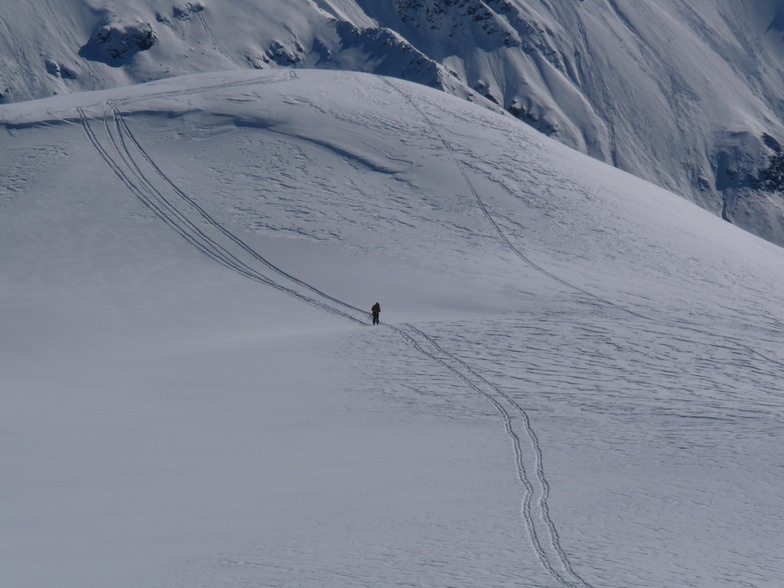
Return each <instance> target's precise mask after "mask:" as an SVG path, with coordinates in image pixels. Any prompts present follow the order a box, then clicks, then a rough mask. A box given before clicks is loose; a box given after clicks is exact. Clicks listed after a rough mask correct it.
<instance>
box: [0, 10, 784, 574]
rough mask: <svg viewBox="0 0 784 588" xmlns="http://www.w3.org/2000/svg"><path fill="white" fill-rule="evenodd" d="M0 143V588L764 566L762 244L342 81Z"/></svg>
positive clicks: (492, 130) (301, 83)
mask: <svg viewBox="0 0 784 588" xmlns="http://www.w3.org/2000/svg"><path fill="white" fill-rule="evenodd" d="M207 9H209V6H208V7H207V8H205V11H206V10H207ZM195 18H198V17H195ZM156 22H157V21H156ZM154 26H155V27H156V28H155V30H156V31H158V30H159V29H158V28H157V27H158V26H159V25H157V24H156V25H154ZM177 26H180V25H177ZM183 26H184V25H183ZM127 30H130V29H126V31H127ZM134 30H136V31H137V32H139V31H141V36H140V37H139V38H140V39H142V40H144V39H147V38H148V37H146V36H145V34H144V32H143V31H144V30H146V29H145V28H144V27H141V26H140V27H137V28H136V29H134ZM214 30H215V29H214ZM205 34H206V33H205ZM215 34H216V35H217V34H218V33H217V32H215ZM156 36H158V38H159V39H160V37H162V36H163V35H162V34H161V33H159V32H156ZM106 38H107V39H110V38H112V34H108V35H107V36H106ZM157 43H158V42H156V44H155V45H153V47H155V46H156V45H157ZM153 50H154V49H153V48H150V49H148V50H145V51H142V50H141V49H140V51H139V52H138V53H137V54H136V56H135V57H134V58H133V60H134V61H135V60H141V59H146V57H144V56H145V55H148V56H149V55H152V53H151V52H152V51H153ZM205 59H206V57H205ZM62 65H66V66H67V67H69V68H72V69H74V71H76V64H61V66H62ZM91 67H92V66H91ZM107 67H111V66H109V65H107ZM96 71H98V68H97V67H96ZM112 71H114V70H112ZM117 71H119V70H117ZM77 73H78V72H77ZM78 75H81V74H80V73H78ZM118 75H120V74H118ZM62 83H63V84H68V83H70V82H69V81H68V80H63V81H62ZM0 124H2V125H3V132H2V133H0V247H2V250H3V251H4V252H5V254H4V255H3V256H0V373H2V384H1V385H0V395H1V398H2V406H3V410H2V411H0V443H2V446H3V451H2V452H0V468H1V469H2V471H3V473H4V475H3V483H2V484H0V521H2V529H3V547H2V549H0V569H2V578H3V584H4V585H8V586H14V587H17V588H33V587H35V588H38V587H41V586H58V587H61V588H71V587H74V588H76V587H78V588H91V587H96V588H97V587H101V588H103V587H105V586H115V587H118V588H124V587H138V586H145V587H147V588H156V587H161V588H162V587H170V586H188V587H189V588H199V587H205V588H206V587H209V588H216V587H222V586H225V587H229V586H231V587H237V586H335V587H346V586H401V585H410V586H465V587H468V586H472V587H473V586H485V587H500V586H528V587H554V588H566V587H575V586H582V587H586V586H591V587H596V588H598V587H618V588H620V587H629V586H635V587H651V588H653V587H656V588H660V587H661V586H704V587H716V586H777V585H781V583H782V581H784V565H783V564H782V562H781V557H780V555H781V554H780V546H781V544H782V538H783V537H784V518H782V511H781V508H780V505H781V502H782V498H783V497H782V488H784V469H782V467H781V466H782V464H781V443H782V428H781V422H782V418H784V394H782V391H781V381H782V377H784V357H782V352H781V344H780V341H781V332H782V328H783V327H784V324H783V319H784V316H782V309H784V277H783V276H784V251H782V249H781V248H779V247H776V246H774V245H772V244H771V243H769V242H767V241H764V240H762V239H759V238H757V237H755V236H753V235H751V234H749V233H747V232H745V231H742V230H740V229H738V228H737V227H734V226H732V225H730V224H728V223H726V222H723V221H722V220H720V219H719V218H718V217H716V216H715V215H712V214H710V213H708V212H706V211H705V210H703V209H701V208H699V207H697V206H695V205H694V204H692V203H689V202H687V201H686V200H684V199H682V198H680V197H678V196H676V195H674V194H672V193H670V192H667V191H665V190H663V189H661V188H659V187H656V186H654V185H652V184H649V183H647V182H645V181H643V180H641V179H639V178H636V177H634V176H631V175H629V174H626V173H624V172H622V171H619V170H617V169H615V168H612V167H610V166H608V165H606V164H604V163H601V162H599V161H597V160H596V159H592V158H589V157H586V156H584V155H581V154H579V153H577V152H576V151H574V150H571V149H569V148H567V147H565V146H563V145H561V144H559V143H557V142H555V141H553V140H551V139H549V138H547V137H545V136H544V135H542V134H540V133H538V132H536V131H534V130H532V129H531V128H530V127H529V126H527V125H525V124H523V123H521V122H519V121H516V120H514V119H513V118H512V117H510V116H508V115H500V114H498V113H494V112H491V111H490V110H488V109H486V108H481V107H479V106H477V105H474V104H470V103H469V102H467V101H465V100H461V99H458V98H455V97H453V96H450V95H448V94H446V93H443V92H438V91H436V90H433V89H428V88H426V87H424V86H422V85H417V84H412V83H407V82H403V81H399V80H394V79H390V78H383V77H379V76H373V75H368V74H356V73H344V72H338V71H329V72H325V71H311V70H293V69H290V68H284V69H276V70H274V71H263V72H248V71H236V72H229V73H219V74H203V75H197V76H189V77H182V78H172V79H168V80H162V81H157V82H152V83H149V84H143V85H135V86H130V87H127V88H120V89H112V90H104V91H99V92H86V93H74V94H70V95H68V96H56V97H53V98H49V99H45V100H39V101H31V102H20V103H16V104H7V105H4V106H0ZM376 301H379V302H380V304H381V307H382V312H381V325H380V326H378V327H372V326H370V324H369V322H370V321H369V317H368V314H367V313H368V311H369V309H370V306H371V305H372V304H373V303H374V302H376Z"/></svg>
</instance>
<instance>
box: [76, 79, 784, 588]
mask: <svg viewBox="0 0 784 588" xmlns="http://www.w3.org/2000/svg"><path fill="white" fill-rule="evenodd" d="M291 78H296V73H295V72H293V71H291V70H288V71H287V72H286V73H285V74H283V73H282V74H281V75H279V76H275V77H274V78H273V79H271V80H269V81H265V82H259V81H255V80H254V81H247V80H244V81H238V82H224V83H218V84H213V85H211V86H205V87H202V88H199V89H198V90H197V91H199V92H202V91H211V90H220V89H224V88H234V87H242V86H248V85H254V84H258V83H275V82H277V81H285V80H287V79H291ZM380 79H381V80H383V82H384V83H385V84H387V85H388V86H389V87H390V88H392V89H393V90H394V91H395V92H396V93H399V94H401V95H402V96H403V98H404V99H405V100H406V102H407V103H409V104H410V105H411V106H412V107H413V108H414V109H415V110H416V111H417V112H419V113H420V115H421V116H422V119H423V120H424V121H426V123H427V125H428V127H429V128H430V129H431V130H432V132H433V134H434V136H435V137H436V138H437V140H438V141H439V142H440V143H441V145H443V147H444V149H445V150H446V153H447V154H448V155H449V157H450V158H451V159H452V161H453V162H454V165H455V167H456V168H457V169H458V170H459V171H460V174H461V177H462V178H463V180H464V182H465V184H466V186H467V187H468V189H469V190H470V192H471V193H472V195H473V197H474V199H475V200H476V203H477V205H478V207H479V209H480V210H481V213H482V214H483V216H484V217H485V218H486V219H487V221H488V222H489V223H490V224H491V226H492V227H493V229H494V231H495V232H496V234H497V235H498V237H499V238H500V239H501V241H502V242H503V243H504V244H505V246H507V247H508V248H509V249H510V251H512V252H513V253H514V254H515V255H516V256H517V257H518V258H520V259H521V260H522V261H523V262H525V263H526V264H527V265H528V266H530V267H531V268H533V269H534V270H536V271H537V272H540V273H541V274H543V275H545V276H547V277H548V278H550V279H553V280H554V281H556V282H558V283H560V284H562V285H564V286H567V287H568V288H570V289H572V290H573V291H576V292H579V293H581V294H584V295H587V296H589V297H590V298H591V299H593V300H595V301H597V302H600V303H602V304H604V305H607V306H609V307H612V308H615V309H618V310H621V311H623V312H624V313H628V314H631V315H633V316H635V317H637V318H640V319H643V320H644V321H645V322H648V323H649V324H651V323H653V324H657V325H659V326H661V325H660V324H659V323H660V321H657V320H655V319H652V318H650V317H647V316H645V315H642V314H640V313H637V312H635V311H634V310H631V309H627V308H624V307H623V306H620V305H618V304H616V303H613V302H611V301H609V300H607V299H605V298H602V297H600V296H597V295H596V294H593V293H591V292H588V291H586V290H583V289H582V288H580V287H578V286H576V285H574V284H571V283H570V282H568V281H566V280H563V279H561V278H559V277H558V276H556V275H554V274H552V273H551V272H549V271H547V270H546V269H545V268H543V267H541V266H539V265H537V264H536V263H534V262H533V261H532V260H530V259H529V258H528V257H527V256H526V255H525V254H524V253H523V252H522V251H521V250H520V249H518V248H517V247H516V246H515V245H514V244H513V243H512V242H511V241H510V240H509V238H508V237H507V236H506V235H505V233H504V232H503V230H502V229H501V227H500V226H499V225H498V223H497V222H496V221H495V219H494V218H493V217H492V215H491V214H490V211H489V209H488V208H487V206H486V204H485V203H484V202H483V201H482V199H481V197H480V196H479V194H478V193H477V191H476V189H475V187H474V186H473V184H472V182H471V181H470V178H469V177H468V175H467V173H466V171H465V169H464V168H463V165H462V164H461V162H460V161H459V159H458V158H457V156H456V155H455V153H454V150H453V149H452V148H451V146H450V144H449V143H448V142H447V140H446V139H445V138H444V137H443V135H442V134H441V133H440V132H439V131H438V129H437V127H436V125H435V123H434V122H433V121H432V120H431V119H430V118H429V117H428V116H427V114H426V113H425V112H424V111H423V110H422V109H421V108H420V107H419V106H418V105H416V103H415V102H414V101H413V99H412V98H411V97H410V96H408V95H406V94H405V92H404V91H403V90H402V89H400V88H398V87H397V86H395V85H394V84H393V83H392V82H391V81H389V80H386V79H384V78H380ZM192 93H193V91H191V90H175V91H165V92H159V93H157V94H152V95H150V96H149V97H154V98H157V97H174V96H178V95H184V94H192ZM145 98H148V97H145ZM137 100H139V98H127V99H124V100H117V101H115V102H113V103H103V104H104V106H105V111H104V115H103V132H102V136H100V137H99V134H98V133H96V131H95V129H94V128H93V125H92V124H91V119H90V118H89V117H88V115H87V114H86V113H85V112H84V110H83V108H81V107H80V108H78V109H77V110H78V113H79V117H80V121H81V125H82V128H83V130H84V133H85V135H86V137H87V138H88V140H89V141H90V143H91V144H92V145H93V147H94V148H95V149H96V151H98V153H99V154H100V156H101V157H102V159H103V160H104V161H105V162H106V163H107V165H108V166H109V167H110V168H111V169H112V171H113V172H114V174H115V175H116V176H117V177H118V178H119V179H120V181H121V182H122V183H123V184H124V185H125V186H126V187H127V188H128V189H129V190H130V191H131V193H133V194H134V195H135V196H136V197H137V199H139V201H140V202H141V203H142V204H143V205H144V206H145V207H146V208H148V209H149V210H151V211H152V212H153V213H154V214H155V215H156V216H157V217H158V218H160V220H161V221H163V222H164V223H165V224H166V225H167V226H169V227H170V228H171V229H173V230H174V231H175V232H177V233H178V234H179V235H180V236H181V237H183V238H184V239H185V240H186V241H187V242H188V243H190V244H191V245H192V246H194V247H195V248H197V249H198V250H199V251H201V252H202V253H204V254H205V255H207V256H208V257H210V258H211V259H213V260H214V261H216V262H217V263H220V264H222V265H224V266H225V267H227V268H228V269H231V270H233V271H235V272H237V273H239V274H241V275H243V276H245V277H247V278H249V279H252V280H254V281H256V282H258V283H261V284H264V285H266V286H270V287H273V288H276V289H277V290H279V291H281V292H282V293H284V294H286V295H289V296H292V297H294V298H296V299H298V300H300V301H302V302H304V303H307V304H310V305H311V306H314V307H315V308H318V309H319V310H322V311H325V312H329V313H331V314H334V315H337V316H339V317H341V318H344V319H347V320H350V321H352V322H354V323H358V324H363V325H364V324H368V314H367V312H365V311H364V310H362V309H360V308H357V307H355V306H353V305H351V304H349V303H347V302H344V301H342V300H340V299H337V298H335V297H332V296H330V295H328V294H326V293H325V292H323V291H321V290H319V289H318V288H316V287H314V286H312V285H311V284H308V283H307V282H304V281H302V280H299V279H298V278H296V277H294V276H293V275H291V274H289V273H287V272H285V271H284V270H283V269H282V268H280V267H278V266H276V265H274V264H273V263H271V262H270V261H269V260H267V259H266V258H264V257H263V256H262V255H260V254H259V253H258V252H257V251H255V250H254V249H253V248H252V247H251V246H249V245H248V244H247V243H245V242H244V241H242V240H241V239H240V238H239V237H238V236H237V235H236V234H234V233H232V232H231V231H229V230H228V229H227V228H226V227H224V226H223V225H221V224H220V223H218V222H217V221H216V220H215V219H214V218H213V217H212V216H211V215H209V214H208V213H207V212H206V211H205V210H204V209H203V208H202V207H201V206H199V205H198V203H197V202H196V201H195V200H194V199H193V198H191V197H190V196H189V195H188V194H187V193H185V192H184V191H183V190H182V189H181V188H179V187H178V186H177V185H176V184H175V183H174V182H173V181H172V180H171V179H170V178H169V177H168V176H167V175H166V174H165V172H164V171H163V170H162V169H161V168H160V167H159V166H158V165H157V164H156V163H155V161H154V160H153V158H152V157H151V156H150V155H149V154H148V152H147V151H146V150H145V149H144V148H143V146H142V145H141V144H140V142H139V141H138V140H137V139H136V137H135V136H134V134H133V132H132V131H131V129H130V128H129V127H128V125H127V123H126V121H125V119H124V117H123V115H122V113H121V112H120V110H119V108H118V105H120V104H128V103H131V102H134V101H137ZM382 327H383V328H387V329H390V330H392V331H393V332H395V333H396V334H397V335H398V336H400V337H401V338H402V339H403V340H404V341H405V342H406V343H407V345H408V346H409V347H411V348H412V349H414V350H415V351H416V352H417V353H419V354H421V355H423V356H424V357H426V358H428V359H430V360H431V361H433V362H435V363H438V364H439V365H441V366H442V367H444V368H446V369H447V370H448V371H449V372H450V373H452V374H453V375H454V376H455V377H457V378H458V379H460V380H461V381H462V382H463V383H464V384H465V385H466V386H468V387H469V388H470V389H472V390H473V391H475V392H476V393H478V394H479V395H481V396H482V397H484V398H485V399H486V400H487V401H488V402H490V403H491V404H492V405H493V407H494V408H495V410H496V411H497V412H498V413H499V415H500V416H501V419H502V420H503V423H504V429H505V431H506V434H507V435H508V436H509V438H510V439H511V441H512V445H513V448H514V454H515V466H516V475H517V477H518V479H519V481H520V483H521V484H522V486H523V489H524V497H523V500H522V504H521V507H520V515H521V517H522V519H523V522H524V525H525V528H526V533H527V536H528V539H529V541H530V543H531V545H532V547H533V549H534V552H535V553H536V556H537V558H538V560H539V561H540V564H541V565H542V567H543V568H544V569H545V571H546V572H547V573H548V574H549V575H550V576H551V577H552V578H553V579H554V580H555V581H556V582H557V583H558V584H559V585H560V586H564V587H571V588H578V587H584V588H590V586H591V585H590V584H589V583H588V582H586V581H585V580H584V579H583V578H581V577H580V576H579V575H578V574H577V573H576V572H575V570H574V568H573V567H572V565H571V563H570V561H569V557H568V556H567V554H566V552H565V550H564V549H563V547H562V545H561V538H560V535H559V532H558V529H557V527H556V525H555V523H554V522H553V520H552V518H551V516H550V510H549V506H548V498H549V493H550V486H549V483H548V481H547V478H546V476H545V471H544V465H543V455H542V448H541V444H540V442H539V439H538V437H537V435H536V433H535V431H534V429H533V427H532V425H531V420H530V417H529V415H528V413H527V412H526V410H524V409H523V408H522V406H521V405H520V404H519V403H518V402H517V401H515V400H514V399H513V398H512V397H511V396H510V395H509V394H507V393H505V392H503V391H502V390H501V388H499V387H498V386H495V385H493V384H492V383H490V382H489V381H488V380H487V379H486V378H485V377H483V376H482V375H481V374H480V373H479V372H477V371H476V370H475V369H474V368H472V367H470V366H469V365H468V364H467V363H466V362H465V361H463V360H462V359H460V358H459V357H458V356H456V355H454V354H453V353H450V352H448V351H446V350H445V349H443V348H442V347H441V346H440V345H439V344H438V343H437V342H436V340H435V339H434V338H433V337H432V336H430V335H428V334H426V333H425V332H423V331H422V330H420V329H418V328H416V327H414V326H413V325H411V324H402V325H399V326H397V325H387V324H384V325H382ZM681 329H682V331H685V332H686V333H688V332H691V333H692V334H693V335H701V336H703V337H706V338H710V339H715V338H716V337H719V335H717V334H716V333H713V332H710V331H708V330H705V329H704V328H702V327H701V326H700V325H697V324H686V323H683V324H682V326H681ZM722 340H723V341H724V343H725V344H727V345H729V346H730V347H733V348H735V349H742V350H744V351H746V352H747V353H749V354H751V355H755V356H757V357H759V358H760V359H762V360H764V361H766V362H769V363H771V364H775V365H777V366H779V367H784V362H781V361H779V360H777V359H774V358H771V357H768V356H766V355H764V354H762V353H761V352H759V351H757V350H755V349H753V348H751V347H750V346H748V345H747V344H745V343H743V342H742V341H741V340H740V339H737V338H734V337H728V336H725V337H723V338H722Z"/></svg>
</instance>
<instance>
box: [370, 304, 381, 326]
mask: <svg viewBox="0 0 784 588" xmlns="http://www.w3.org/2000/svg"><path fill="white" fill-rule="evenodd" d="M370 312H371V313H372V314H373V324H374V325H377V324H378V315H380V314H381V305H380V304H379V303H378V302H376V303H375V304H374V305H373V308H371V309H370Z"/></svg>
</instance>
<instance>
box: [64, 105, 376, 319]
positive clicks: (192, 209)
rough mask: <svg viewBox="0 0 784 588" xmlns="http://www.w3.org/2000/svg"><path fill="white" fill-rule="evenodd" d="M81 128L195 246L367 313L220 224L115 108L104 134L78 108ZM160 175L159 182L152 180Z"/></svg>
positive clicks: (359, 315) (339, 309)
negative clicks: (167, 170) (295, 273)
mask: <svg viewBox="0 0 784 588" xmlns="http://www.w3.org/2000/svg"><path fill="white" fill-rule="evenodd" d="M77 110H78V112H79V116H80V121H81V124H82V129H83V130H84V133H85V135H86V136H87V138H88V139H89V141H90V143H91V144H92V145H93V147H95V149H96V150H97V151H98V153H99V154H100V155H101V157H102V158H103V159H104V161H105V162H106V163H107V165H108V166H109V167H110V168H111V170H112V171H113V172H114V174H115V175H116V176H117V177H118V178H119V179H120V181H121V182H122V183H123V184H124V185H125V186H126V187H127V188H128V189H129V190H130V191H131V193H133V194H134V195H135V196H136V197H137V198H138V199H139V201H140V202H141V203H142V204H143V205H144V206H145V207H146V208H148V209H149V210H150V211H152V212H153V213H154V214H155V215H156V216H157V217H158V218H159V219H160V220H162V221H163V222H164V223H165V224H166V225H167V226H169V227H170V228H172V229H173V230H174V231H175V232H177V233H178V234H179V235H180V236H181V237H183V238H184V239H185V240H186V241H187V242H188V243H190V244H191V245H193V246H194V247H195V248H196V249H198V250H199V251H201V252H202V253H204V254H205V255H207V256H208V257H210V258H211V259H213V260H214V261H216V262H218V263H220V264H221V265H224V266H225V267H227V268H229V269H231V270H233V271H236V272H237V273H239V274H241V275H243V276H245V277H247V278H250V279H252V280H255V281H257V282H260V283H262V284H264V285H266V286H271V287H273V288H276V289H277V290H280V291H282V292H283V293H285V294H288V295H290V296H293V297H294V298H297V299H299V300H301V301H302V302H305V303H307V304H310V305H311V306H315V307H316V308H318V309H320V310H324V311H326V312H329V313H331V314H336V315H338V316H341V317H343V318H345V319H348V320H350V321H352V322H355V323H360V324H365V323H366V322H367V319H366V317H367V313H366V312H364V311H362V310H360V309H359V308H355V307H353V306H351V305H348V304H346V303H344V302H342V301H340V300H338V299H336V298H334V297H332V296H329V295H327V294H326V293H324V292H322V291H320V290H318V289H317V288H314V287H313V286H311V285H309V284H307V283H305V282H303V281H301V280H299V279H297V278H295V277H294V276H292V275H290V274H288V273H287V272H285V271H284V270H282V269H281V268H279V267H278V266H276V265H274V264H273V263H271V262H270V261H269V260H267V259H266V258H264V257H262V256H261V255H259V254H258V253H257V252H256V251H255V250H254V249H253V248H252V247H250V246H249V245H248V244H247V243H245V242H244V241H242V240H241V239H240V238H239V237H237V235H236V234H234V233H232V232H231V231H229V230H228V229H226V228H225V227H224V226H223V225H221V224H219V223H218V222H217V221H216V220H215V219H214V218H213V217H212V216H211V215H210V214H209V213H207V211H206V210H205V209H204V208H202V207H201V206H199V205H198V204H197V203H196V202H195V201H194V200H193V199H192V198H190V197H189V196H188V195H187V194H186V193H185V192H184V191H183V190H181V189H180V188H179V187H178V186H177V185H176V184H175V183H174V182H173V181H172V180H171V179H170V178H169V177H168V176H166V174H164V172H163V171H162V170H161V169H160V167H159V166H157V165H156V164H155V163H154V161H153V160H152V158H151V157H150V156H149V155H148V154H147V152H146V151H145V150H144V149H143V148H142V146H141V144H140V143H139V142H138V141H137V140H136V138H135V137H134V135H133V134H132V133H131V131H130V129H129V128H128V126H127V124H126V123H125V120H124V119H123V117H122V115H121V114H120V112H119V110H117V109H116V108H113V107H112V108H111V112H109V113H107V114H106V116H105V117H104V125H103V126H104V138H103V141H102V140H101V139H100V138H99V137H98V135H97V134H96V132H95V130H94V129H93V128H92V125H91V124H90V120H89V118H88V117H87V115H86V114H85V112H84V111H83V110H82V109H81V108H78V109H77ZM155 176H157V177H158V178H159V179H158V181H155V180H154V179H153V178H154V177H155Z"/></svg>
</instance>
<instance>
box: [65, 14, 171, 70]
mask: <svg viewBox="0 0 784 588" xmlns="http://www.w3.org/2000/svg"><path fill="white" fill-rule="evenodd" d="M156 40H157V37H156V35H155V31H153V28H152V25H151V24H150V23H143V22H135V23H130V24H123V23H119V22H110V23H104V24H102V25H101V26H99V27H98V28H97V29H95V31H94V32H93V34H92V37H90V40H89V41H88V42H87V44H86V45H84V46H83V47H82V48H81V50H80V51H79V55H80V56H81V57H84V58H85V59H89V60H91V61H100V62H102V63H105V64H107V65H111V66H112V67H121V66H123V65H125V64H126V63H127V62H128V61H129V60H131V59H132V58H133V57H134V56H135V55H136V54H137V53H139V52H140V51H147V50H148V49H150V48H151V47H152V46H153V45H154V44H155V41H156Z"/></svg>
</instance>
